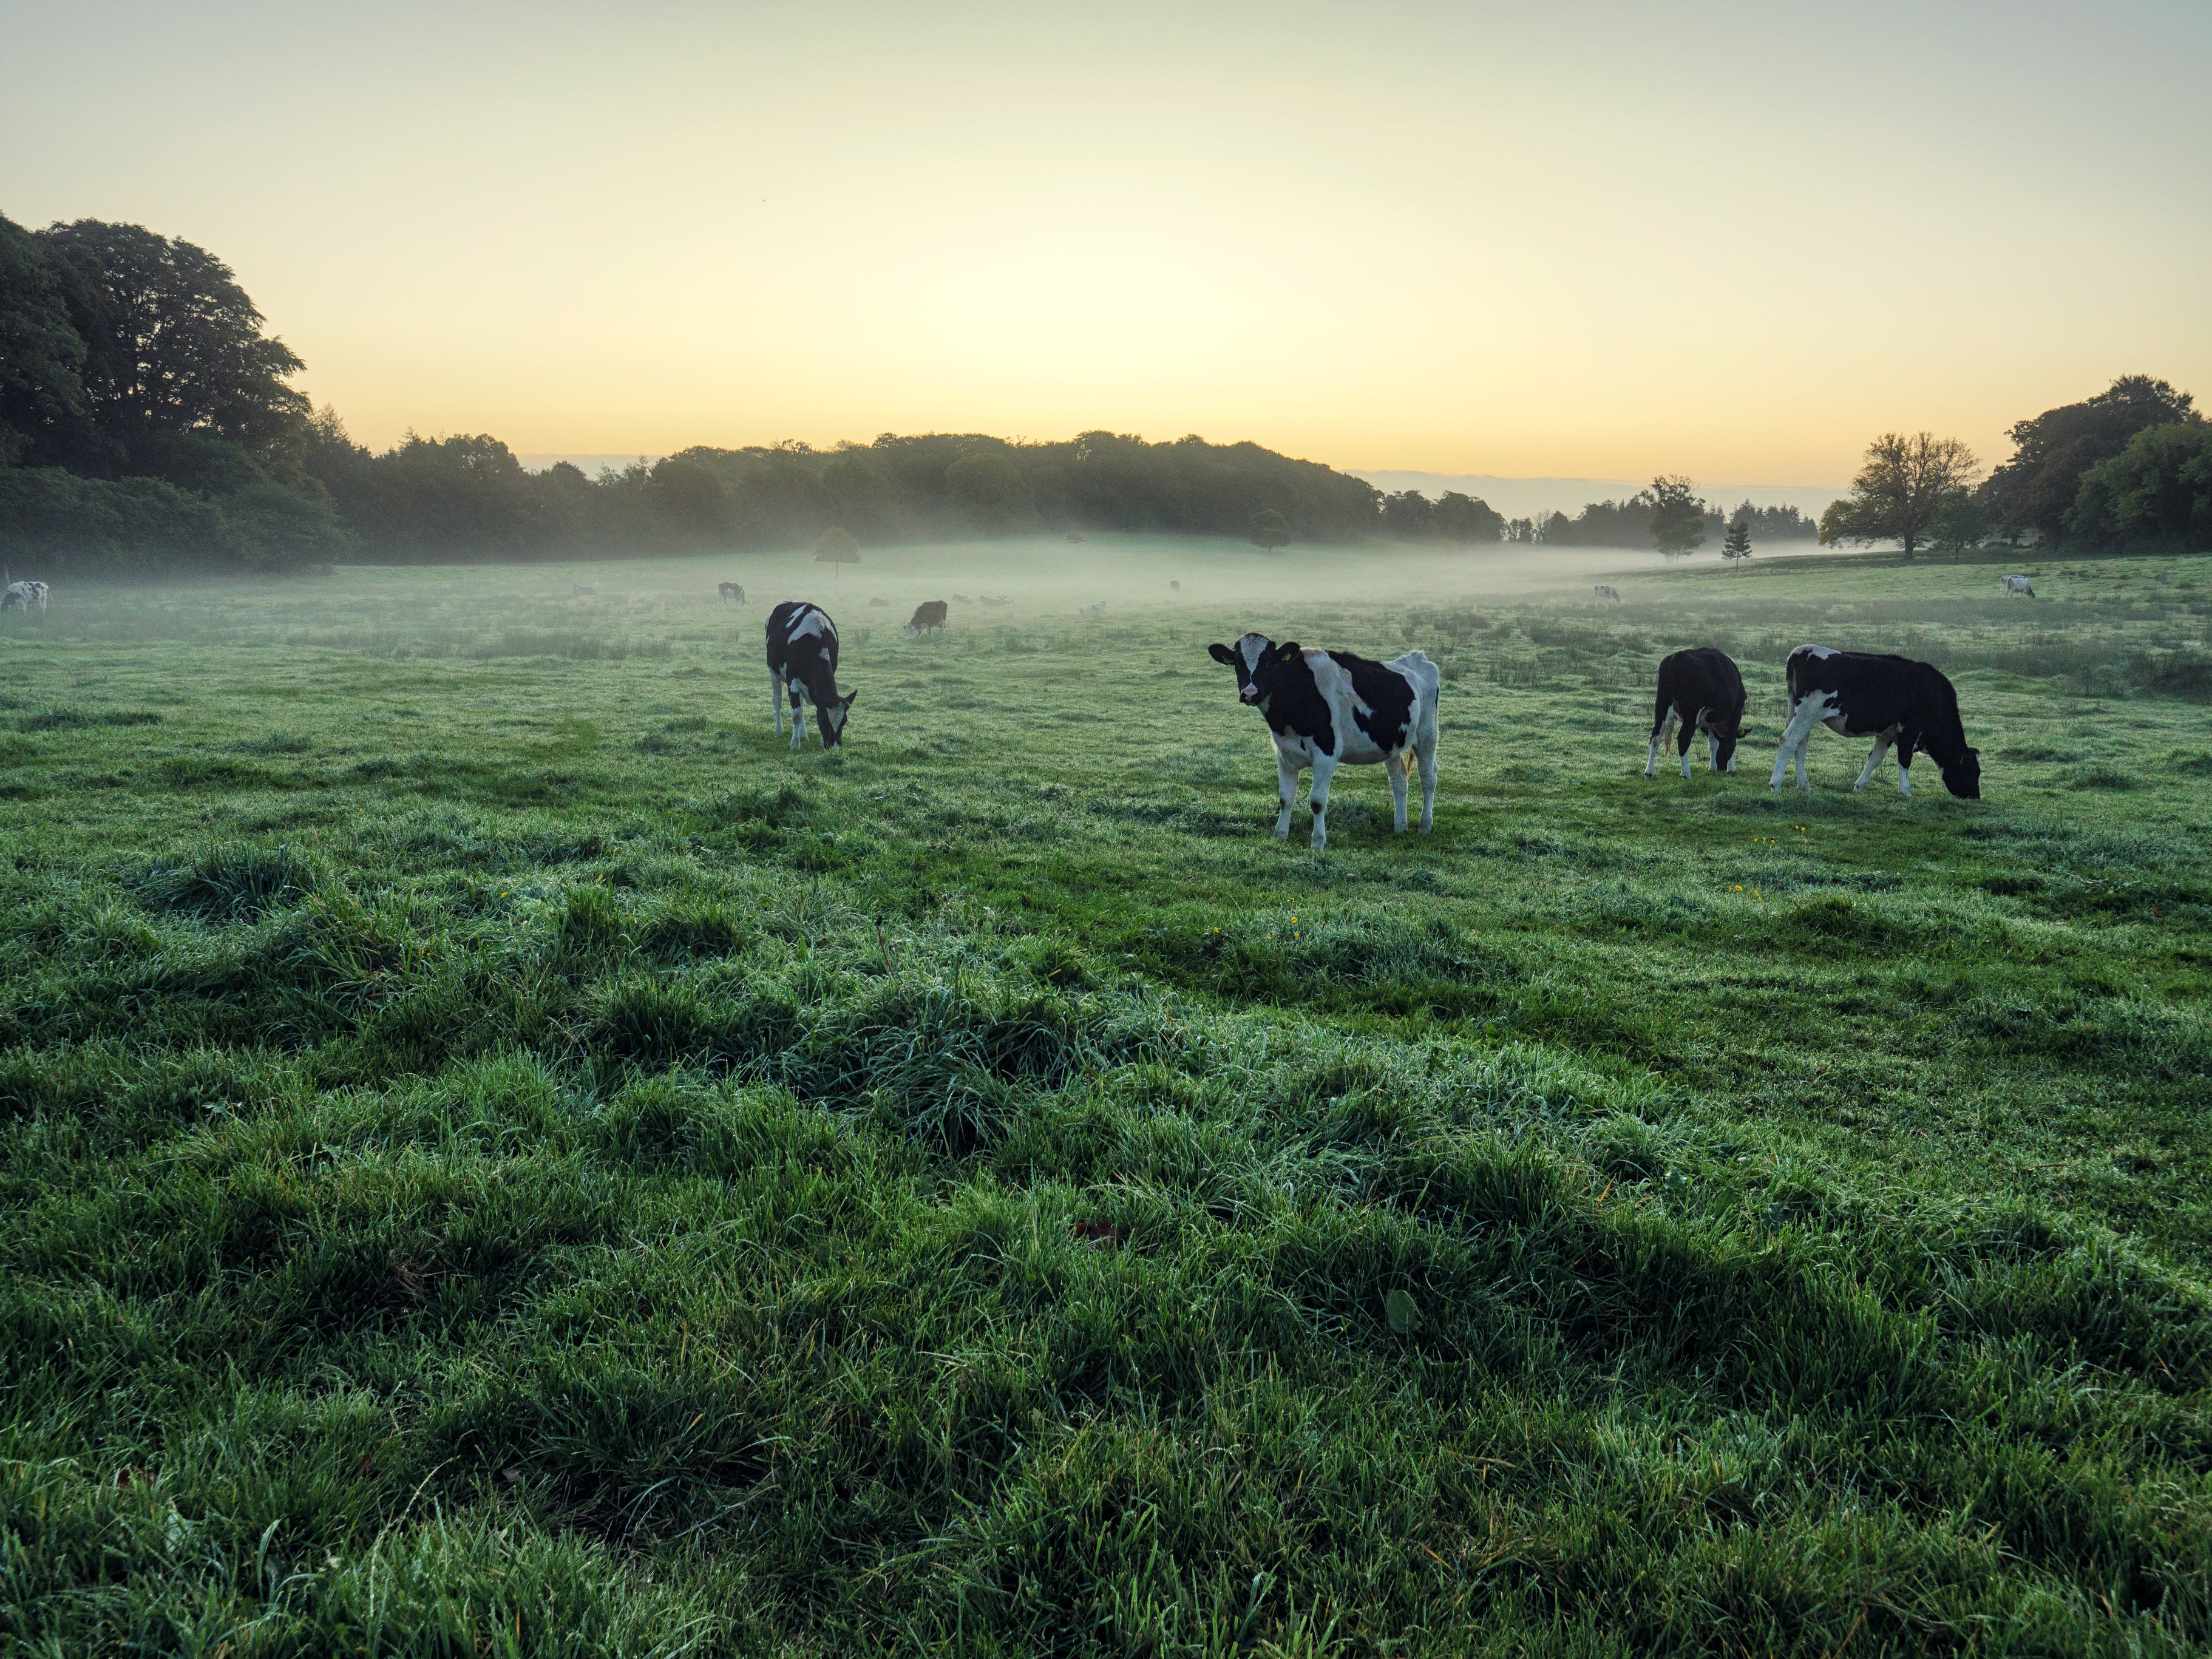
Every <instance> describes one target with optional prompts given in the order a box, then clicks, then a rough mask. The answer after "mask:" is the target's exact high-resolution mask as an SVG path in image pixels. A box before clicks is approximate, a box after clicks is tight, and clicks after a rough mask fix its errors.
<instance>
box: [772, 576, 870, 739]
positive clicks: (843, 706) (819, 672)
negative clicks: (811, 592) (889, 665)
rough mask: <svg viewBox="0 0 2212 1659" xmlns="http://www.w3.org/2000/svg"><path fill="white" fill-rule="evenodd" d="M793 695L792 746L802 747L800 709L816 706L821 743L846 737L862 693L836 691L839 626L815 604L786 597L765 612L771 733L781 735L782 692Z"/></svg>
mask: <svg viewBox="0 0 2212 1659" xmlns="http://www.w3.org/2000/svg"><path fill="white" fill-rule="evenodd" d="M787 691H788V692H789V693H790V694H791V746H792V748H793V750H798V749H802V748H804V747H805V744H806V728H805V726H803V725H801V724H800V721H801V720H802V719H803V715H802V714H801V710H802V709H803V708H804V707H805V705H806V704H807V703H810V702H811V703H812V704H813V705H814V721H815V724H816V725H817V726H818V727H819V728H820V729H821V732H822V746H823V748H824V749H834V748H836V746H837V745H838V744H842V743H843V742H844V741H845V720H846V716H847V715H848V714H850V713H851V711H852V708H853V700H854V698H855V697H858V696H860V693H859V692H857V691H854V692H850V693H848V694H847V695H846V696H842V697H841V696H838V695H837V624H836V623H833V622H831V621H830V620H829V612H828V611H824V610H823V608H822V607H821V606H820V605H808V604H805V602H804V601H801V600H799V599H786V600H785V601H784V602H783V603H782V604H781V605H778V606H776V608H775V610H773V611H769V613H768V701H769V708H771V709H772V710H773V711H774V712H775V734H776V736H778V737H779V738H780V737H781V736H782V735H783V696H784V693H785V692H787Z"/></svg>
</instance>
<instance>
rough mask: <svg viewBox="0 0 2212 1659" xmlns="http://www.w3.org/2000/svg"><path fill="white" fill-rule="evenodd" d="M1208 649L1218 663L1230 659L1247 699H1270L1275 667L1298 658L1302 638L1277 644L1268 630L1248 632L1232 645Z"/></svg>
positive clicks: (1238, 683)
mask: <svg viewBox="0 0 2212 1659" xmlns="http://www.w3.org/2000/svg"><path fill="white" fill-rule="evenodd" d="M1206 653H1207V654H1208V655H1209V656H1211V657H1212V659H1214V661H1216V662H1218V663H1226V664H1227V665H1229V666H1230V667H1231V668H1233V669H1235V670H1236V671H1237V696H1239V697H1241V698H1242V699H1243V701H1245V702H1252V703H1261V702H1267V697H1268V694H1269V692H1270V691H1271V690H1273V684H1274V678H1275V670H1276V669H1277V668H1278V667H1279V666H1280V665H1282V664H1284V663H1289V662H1296V661H1297V659H1298V642H1297V641H1296V640H1292V641H1290V642H1289V643H1288V644H1285V645H1277V644H1276V643H1275V642H1274V641H1273V640H1271V639H1269V638H1268V637H1267V635H1265V634H1247V635H1245V636H1244V637H1243V639H1241V640H1239V641H1237V643H1236V644H1235V645H1233V646H1231V645H1212V646H1208V647H1206Z"/></svg>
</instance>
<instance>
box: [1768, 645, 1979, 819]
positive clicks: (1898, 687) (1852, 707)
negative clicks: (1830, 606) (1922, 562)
mask: <svg viewBox="0 0 2212 1659" xmlns="http://www.w3.org/2000/svg"><path fill="white" fill-rule="evenodd" d="M1785 672H1786V673H1787V675H1788V677H1789V681H1790V724H1789V725H1787V726H1784V728H1783V730H1782V748H1781V750H1780V752H1778V754H1777V755H1776V756H1775V757H1774V778H1773V787H1775V788H1777V789H1779V788H1780V787H1782V780H1783V778H1784V775H1786V774H1787V772H1788V770H1789V767H1790V761H1791V759H1792V758H1793V757H1794V758H1795V759H1796V763H1797V787H1799V788H1800V789H1810V788H1811V787H1813V783H1812V780H1811V779H1810V778H1809V777H1808V775H1806V770H1805V745H1806V744H1808V743H1809V742H1811V741H1812V738H1813V728H1814V726H1826V727H1827V728H1828V729H1829V730H1830V731H1831V732H1841V733H1842V734H1843V735H1844V737H1847V738H1867V737H1870V738H1873V739H1874V752H1873V753H1872V754H1870V755H1869V756H1868V757H1867V763H1866V765H1865V767H1864V768H1863V769H1862V770H1861V771H1860V773H1859V781H1858V782H1857V783H1856V784H1854V785H1853V786H1852V787H1853V788H1856V789H1863V788H1865V787H1867V781H1868V780H1869V778H1871V777H1873V776H1874V771H1875V767H1877V766H1879V765H1881V757H1882V756H1883V755H1884V754H1886V753H1887V752H1888V750H1889V747H1890V745H1891V744H1896V745H1897V787H1898V793H1900V794H1903V795H1905V796H1907V797H1910V796H1911V793H1912V751H1913V750H1916V749H1923V750H1927V752H1928V754H1929V756H1930V757H1932V758H1933V759H1934V760H1935V762H1936V766H1937V767H1938V768H1939V769H1941V770H1942V774H1943V787H1945V788H1947V789H1948V790H1949V791H1950V792H1951V793H1953V794H1954V795H1958V796H1960V797H1962V798H1964V799H1967V800H1979V799H1981V798H1982V752H1981V750H1978V749H1970V748H1968V747H1967V746H1966V726H1965V725H1964V724H1963V723H1962V722H1961V721H1960V719H1959V694H1958V692H1957V691H1956V690H1954V689H1953V687H1952V684H1951V682H1950V681H1949V680H1948V679H1946V678H1943V675H1942V671H1940V670H1938V669H1937V668H1936V666H1935V665H1933V664H1930V663H1924V662H1915V661H1913V660H1912V659H1911V658H1910V657H1886V656H1876V655H1875V654H1874V653H1871V652H1866V651H1835V650H1831V649H1830V648H1829V647H1826V646H1825V645H1801V646H1799V647H1797V648H1796V650H1795V651H1792V652H1791V653H1790V662H1789V665H1788V667H1787V669H1786V670H1785Z"/></svg>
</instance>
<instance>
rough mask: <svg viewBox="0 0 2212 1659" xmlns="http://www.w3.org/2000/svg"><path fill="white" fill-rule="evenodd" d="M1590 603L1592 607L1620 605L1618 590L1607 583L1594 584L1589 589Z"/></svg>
mask: <svg viewBox="0 0 2212 1659" xmlns="http://www.w3.org/2000/svg"><path fill="white" fill-rule="evenodd" d="M1590 603H1591V604H1592V605H1619V604H1620V589H1619V588H1617V587H1614V586H1612V585H1611V584H1609V583H1607V582H1598V583H1595V585H1593V586H1591V588H1590Z"/></svg>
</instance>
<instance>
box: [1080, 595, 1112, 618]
mask: <svg viewBox="0 0 2212 1659" xmlns="http://www.w3.org/2000/svg"><path fill="white" fill-rule="evenodd" d="M1076 614H1077V615H1078V616H1083V617H1103V616H1104V615H1105V614H1106V601H1105V600H1103V599H1101V600H1099V601H1098V603H1097V604H1096V605H1085V606H1084V607H1083V608H1082V609H1081V610H1080V611H1078V612H1077V613H1076Z"/></svg>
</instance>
